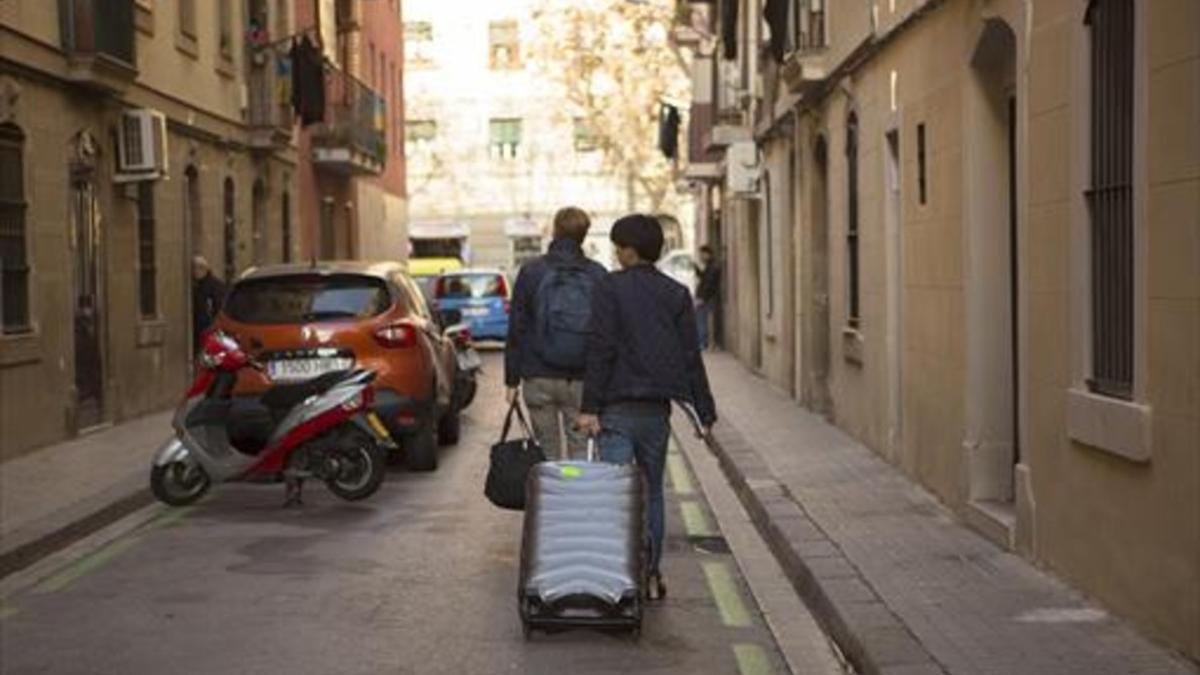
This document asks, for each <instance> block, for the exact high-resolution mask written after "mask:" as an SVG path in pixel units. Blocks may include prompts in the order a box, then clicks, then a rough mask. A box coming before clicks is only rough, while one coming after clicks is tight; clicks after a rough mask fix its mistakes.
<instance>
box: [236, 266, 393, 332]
mask: <svg viewBox="0 0 1200 675" xmlns="http://www.w3.org/2000/svg"><path fill="white" fill-rule="evenodd" d="M391 306H392V296H391V294H390V293H389V292H388V288H387V284H386V283H384V282H383V281H381V280H379V279H375V278H374V277H366V276H358V275H356V274H334V275H313V274H295V275H288V276H275V277H268V278H263V279H254V280H251V281H243V282H241V283H239V284H237V285H236V286H234V288H233V291H232V292H231V293H230V294H229V300H228V302H227V303H226V310H227V311H228V312H229V316H230V317H232V318H233V319H234V320H235V321H238V322H241V323H252V324H298V323H307V322H310V321H354V320H361V319H368V318H371V317H373V316H379V315H380V314H382V313H383V312H385V311H387V309H388V308H389V307H391Z"/></svg>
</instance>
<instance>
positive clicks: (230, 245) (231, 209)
mask: <svg viewBox="0 0 1200 675" xmlns="http://www.w3.org/2000/svg"><path fill="white" fill-rule="evenodd" d="M222 201H223V203H224V208H223V210H222V220H223V225H224V238H225V283H231V282H232V281H233V280H234V278H235V277H236V276H237V218H236V215H235V214H236V210H235V205H236V201H235V195H234V191H233V179H232V178H226V179H225V188H224V195H223V200H222Z"/></svg>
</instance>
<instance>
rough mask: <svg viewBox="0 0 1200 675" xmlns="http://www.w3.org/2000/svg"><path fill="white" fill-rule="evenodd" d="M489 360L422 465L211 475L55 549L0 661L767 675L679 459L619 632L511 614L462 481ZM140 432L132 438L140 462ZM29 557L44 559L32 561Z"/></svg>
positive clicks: (186, 668)
mask: <svg viewBox="0 0 1200 675" xmlns="http://www.w3.org/2000/svg"><path fill="white" fill-rule="evenodd" d="M500 370H501V364H500V360H499V358H498V356H497V355H496V354H491V355H488V357H487V359H486V365H485V381H484V382H483V383H482V387H481V390H480V393H479V396H478V398H477V400H476V401H475V403H474V404H473V406H472V407H471V408H470V409H469V410H468V411H467V414H466V419H465V420H464V434H463V440H462V442H461V443H459V444H458V446H456V447H453V448H447V449H445V450H444V452H443V454H442V457H441V467H440V468H439V469H438V471H436V472H435V473H430V474H416V473H408V472H406V471H404V470H403V469H399V468H396V469H393V470H392V471H391V473H390V475H389V480H388V482H387V483H386V484H385V485H384V487H383V488H382V489H381V491H380V492H379V493H378V494H377V495H375V496H374V497H373V498H371V499H369V500H367V501H365V502H361V503H355V504H351V503H345V502H341V501H339V500H337V499H336V498H335V497H333V496H332V495H330V494H329V493H328V492H326V491H325V489H324V488H323V486H320V485H319V484H311V485H310V486H309V487H308V489H306V491H305V500H306V504H305V506H304V507H303V508H300V509H286V510H285V509H282V508H280V504H281V503H282V497H283V489H282V487H281V486H238V485H230V486H222V487H218V488H217V489H215V490H214V491H213V492H212V493H211V494H210V495H209V496H208V497H207V498H206V499H205V500H203V501H202V502H201V503H199V504H197V505H195V506H193V507H191V508H188V509H169V508H167V507H162V506H154V507H151V509H152V510H151V511H149V512H146V513H143V514H141V515H142V524H140V525H138V526H136V527H132V528H129V529H128V530H127V531H124V532H122V533H120V534H119V535H116V536H114V537H112V538H110V539H109V540H108V541H106V542H105V543H103V545H100V546H98V547H96V548H94V549H93V550H90V551H88V552H86V553H84V554H81V555H79V556H76V557H69V556H68V557H65V558H64V557H62V556H60V561H59V562H58V563H57V564H56V566H55V567H53V568H51V569H44V570H43V571H42V572H41V574H40V575H39V576H38V578H37V579H34V580H31V581H30V583H29V585H28V586H27V587H26V588H24V589H20V590H17V591H15V592H12V593H10V594H9V595H8V596H7V597H4V598H3V604H2V605H0V672H3V673H12V674H14V675H15V674H17V673H88V674H95V673H114V674H121V675H127V674H140V673H188V674H191V673H321V674H326V673H413V674H420V675H426V674H439V673H446V674H451V673H452V674H455V675H461V674H464V673H482V674H490V673H546V674H550V673H554V674H558V673H572V674H576V675H577V674H587V673H678V674H680V675H684V674H688V675H694V674H697V673H740V674H741V675H766V674H769V673H776V674H779V675H783V674H784V673H786V672H787V671H786V666H785V665H784V662H783V659H782V658H781V656H780V652H779V650H778V649H777V648H776V645H775V642H774V639H773V637H772V635H771V633H770V631H769V630H768V629H767V628H766V626H765V624H764V621H763V619H762V616H761V614H760V612H759V611H758V607H757V605H756V604H755V602H754V600H753V598H752V596H751V594H750V593H749V591H748V590H747V589H748V587H747V584H746V583H745V581H744V580H743V578H742V577H741V575H740V573H739V570H738V565H737V564H736V562H735V561H734V558H733V556H732V555H730V553H729V551H728V548H727V547H726V546H725V539H724V537H723V536H722V535H721V533H720V531H719V530H718V529H717V525H716V520H715V519H714V518H713V514H712V512H711V511H710V509H709V507H708V504H707V502H706V501H705V498H704V496H703V494H702V493H701V490H700V489H699V487H698V484H697V482H696V481H695V480H694V475H693V474H692V473H691V470H690V468H689V467H688V465H687V462H686V460H685V459H684V458H683V456H681V455H679V454H678V453H677V452H674V453H673V454H672V455H671V459H670V467H669V468H670V469H671V472H670V476H671V477H670V479H669V480H668V486H667V487H668V507H667V508H668V511H667V519H668V527H669V535H668V542H667V553H666V560H665V562H664V573H665V576H666V580H667V583H668V585H669V596H668V598H667V600H666V601H665V602H664V603H662V604H660V605H655V606H652V607H651V608H650V609H648V611H647V615H646V619H645V625H644V628H643V634H642V636H641V639H640V640H639V641H636V642H635V641H633V640H632V639H630V638H629V637H627V636H625V635H619V634H603V633H598V632H593V631H586V630H584V631H572V632H565V633H558V634H554V635H545V634H541V633H535V635H534V637H533V639H532V640H531V641H526V640H525V639H524V638H523V636H522V632H521V626H520V622H519V620H518V618H517V611H516V582H517V564H518V557H519V548H520V528H521V515H520V514H519V513H514V512H506V511H501V510H499V509H496V508H494V507H493V506H492V505H491V504H489V503H488V502H487V501H486V500H485V499H484V497H483V495H482V485H483V477H484V473H485V471H486V469H487V451H488V447H489V446H490V444H491V443H492V442H494V441H495V439H496V438H497V436H498V435H499V426H500V422H501V417H502V415H503V412H504V404H503V398H502V391H501V386H500V381H499V374H500ZM152 452H153V448H146V457H147V466H148V465H149V464H148V463H149V459H150V456H151V453H152ZM43 568H45V565H43Z"/></svg>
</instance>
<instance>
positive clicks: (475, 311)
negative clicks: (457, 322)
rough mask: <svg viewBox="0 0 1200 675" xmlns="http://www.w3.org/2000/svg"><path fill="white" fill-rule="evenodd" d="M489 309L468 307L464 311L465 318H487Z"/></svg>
mask: <svg viewBox="0 0 1200 675" xmlns="http://www.w3.org/2000/svg"><path fill="white" fill-rule="evenodd" d="M487 313H488V311H487V307H467V308H466V309H464V310H463V311H462V314H463V316H487Z"/></svg>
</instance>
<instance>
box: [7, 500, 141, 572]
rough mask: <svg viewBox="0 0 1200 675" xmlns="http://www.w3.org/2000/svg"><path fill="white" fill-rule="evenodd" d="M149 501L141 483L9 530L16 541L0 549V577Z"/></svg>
mask: <svg viewBox="0 0 1200 675" xmlns="http://www.w3.org/2000/svg"><path fill="white" fill-rule="evenodd" d="M153 502H154V496H153V495H152V494H150V490H149V489H148V488H146V487H144V486H142V487H139V488H137V489H132V490H130V489H125V490H118V491H114V492H111V493H106V494H104V495H101V496H99V497H97V498H95V499H93V500H89V501H88V502H86V503H84V504H81V505H79V506H77V507H74V508H70V509H69V511H68V513H66V514H65V515H60V514H55V517H54V520H55V522H54V523H52V524H49V525H43V524H37V523H35V525H34V526H32V528H31V529H35V530H37V531H34V532H16V533H13V535H11V536H10V537H9V539H10V540H16V541H18V542H20V543H17V544H16V545H14V546H13V547H12V548H8V549H6V550H4V551H3V552H0V579H3V578H4V577H6V576H8V575H10V574H12V573H14V572H18V571H20V570H23V569H25V568H26V567H29V566H30V565H32V564H34V563H36V562H37V561H39V560H41V559H42V558H45V557H46V556H49V555H51V554H52V553H56V552H58V551H60V550H62V549H64V548H66V547H67V546H70V545H71V544H73V543H75V542H77V541H79V540H80V539H83V538H84V537H86V536H88V535H90V534H92V533H93V532H96V531H97V530H100V529H102V528H104V527H107V526H108V525H111V524H112V523H114V522H116V521H118V520H120V519H121V518H124V517H125V516H127V515H129V514H130V513H133V512H134V511H137V510H138V509H140V508H142V507H145V506H148V505H149V504H151V503H153ZM39 525H40V527H39ZM47 528H48V529H47ZM22 540H24V541H22Z"/></svg>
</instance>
